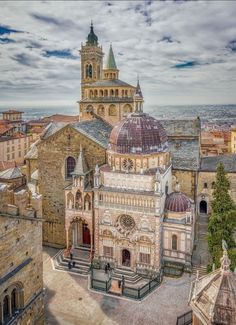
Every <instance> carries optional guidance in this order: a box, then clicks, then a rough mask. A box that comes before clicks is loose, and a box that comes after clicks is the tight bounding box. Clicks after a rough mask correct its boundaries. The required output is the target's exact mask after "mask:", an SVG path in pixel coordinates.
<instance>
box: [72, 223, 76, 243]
mask: <svg viewBox="0 0 236 325" xmlns="http://www.w3.org/2000/svg"><path fill="white" fill-rule="evenodd" d="M72 245H73V247H74V246H75V228H74V226H73V229H72Z"/></svg>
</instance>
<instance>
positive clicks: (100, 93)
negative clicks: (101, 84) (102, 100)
mask: <svg viewBox="0 0 236 325" xmlns="http://www.w3.org/2000/svg"><path fill="white" fill-rule="evenodd" d="M99 96H100V97H103V90H102V89H101V90H100V92H99Z"/></svg>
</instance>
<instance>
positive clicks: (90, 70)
mask: <svg viewBox="0 0 236 325" xmlns="http://www.w3.org/2000/svg"><path fill="white" fill-rule="evenodd" d="M92 77H93V67H92V64H87V65H86V78H92Z"/></svg>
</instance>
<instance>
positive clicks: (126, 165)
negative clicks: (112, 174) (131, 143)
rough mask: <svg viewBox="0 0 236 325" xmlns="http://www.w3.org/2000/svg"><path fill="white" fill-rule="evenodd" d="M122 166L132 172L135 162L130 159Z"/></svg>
mask: <svg viewBox="0 0 236 325" xmlns="http://www.w3.org/2000/svg"><path fill="white" fill-rule="evenodd" d="M122 165H123V168H124V169H125V170H131V169H133V167H134V163H133V161H132V160H131V159H129V158H128V159H124V160H123V164H122Z"/></svg>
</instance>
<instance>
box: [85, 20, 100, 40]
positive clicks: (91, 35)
mask: <svg viewBox="0 0 236 325" xmlns="http://www.w3.org/2000/svg"><path fill="white" fill-rule="evenodd" d="M86 44H87V45H98V37H97V35H95V33H94V30H93V24H92V23H91V26H90V33H89V34H88V37H87V43H86Z"/></svg>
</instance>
